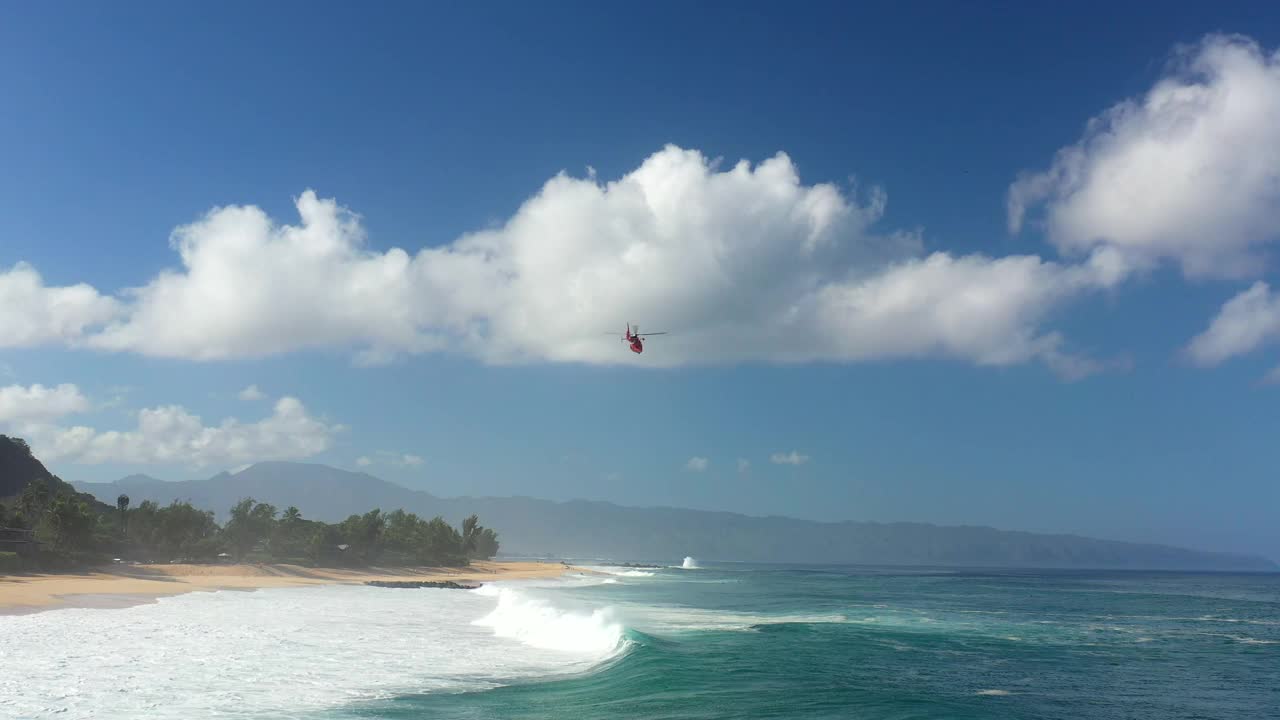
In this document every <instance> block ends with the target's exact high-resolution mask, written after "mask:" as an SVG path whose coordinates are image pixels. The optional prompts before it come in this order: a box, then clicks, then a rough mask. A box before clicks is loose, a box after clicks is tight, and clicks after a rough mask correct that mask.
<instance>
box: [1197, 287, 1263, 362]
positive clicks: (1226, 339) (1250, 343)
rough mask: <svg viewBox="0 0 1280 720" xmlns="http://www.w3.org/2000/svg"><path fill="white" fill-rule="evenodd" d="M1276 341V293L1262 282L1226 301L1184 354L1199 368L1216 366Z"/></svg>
mask: <svg viewBox="0 0 1280 720" xmlns="http://www.w3.org/2000/svg"><path fill="white" fill-rule="evenodd" d="M1277 340H1280V293H1273V292H1272V291H1271V287H1270V286H1269V285H1267V283H1265V282H1261V281H1259V282H1256V283H1254V284H1253V286H1252V287H1250V288H1249V289H1248V290H1245V291H1244V292H1242V293H1240V294H1239V295H1236V296H1235V297H1233V298H1231V299H1230V300H1228V301H1227V302H1226V303H1225V304H1224V305H1223V306H1222V309H1221V310H1220V311H1218V315H1217V316H1216V317H1215V318H1214V319H1213V321H1212V322H1211V323H1210V324H1209V328H1208V329H1207V330H1205V331H1204V332H1202V333H1200V334H1199V335H1197V336H1196V337H1195V338H1193V339H1192V340H1191V342H1190V344H1189V345H1188V346H1187V354H1188V355H1189V356H1190V358H1191V359H1192V361H1194V362H1195V363H1197V364H1199V365H1217V364H1219V363H1221V362H1223V361H1225V360H1228V359H1230V358H1232V357H1235V356H1237V355H1243V354H1245V353H1248V352H1251V351H1253V350H1255V349H1257V348H1258V347H1261V346H1262V345H1265V344H1267V343H1271V342H1275V341H1277Z"/></svg>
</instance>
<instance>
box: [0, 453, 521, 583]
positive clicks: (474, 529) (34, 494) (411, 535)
mask: <svg viewBox="0 0 1280 720" xmlns="http://www.w3.org/2000/svg"><path fill="white" fill-rule="evenodd" d="M6 458H8V459H9V460H11V462H9V463H7V464H6V463H5V462H3V461H4V460H5V459H6ZM32 463H34V465H32ZM15 465H18V466H21V467H22V468H24V469H25V470H26V471H28V472H29V473H30V474H31V475H32V477H31V478H30V479H29V480H28V481H27V482H25V483H17V482H15V481H13V479H12V478H11V477H9V473H10V472H11V471H12V468H13V467H14V466H15ZM0 481H7V482H8V483H9V486H10V487H12V488H18V487H21V491H20V492H19V493H18V494H16V495H13V496H10V497H9V498H0V528H10V529H11V532H10V535H14V536H15V537H16V536H17V535H16V534H15V533H14V532H13V531H22V530H33V531H34V537H35V540H36V541H37V543H38V546H37V547H32V546H31V545H29V544H25V545H23V544H15V543H14V542H10V543H8V544H6V545H5V546H3V548H2V549H3V552H0V573H3V572H13V571H16V570H18V569H35V568H42V569H51V568H60V567H71V566H77V565H88V564H94V563H101V562H107V561H110V560H111V559H112V558H121V559H124V560H134V561H139V562H147V563H153V562H171V561H183V562H217V561H226V560H232V559H233V560H235V561H249V562H289V563H297V564H305V565H313V566H364V565H445V566H463V565H467V564H468V563H469V562H470V561H471V560H488V559H490V558H492V557H494V556H495V555H496V554H497V553H498V536H497V533H495V532H494V531H493V530H491V529H489V528H485V527H482V526H481V525H480V523H479V519H478V518H477V517H476V516H475V515H472V516H470V517H468V518H466V519H465V520H463V522H462V530H461V531H459V530H457V529H455V528H454V527H452V526H451V525H449V523H447V522H445V520H444V519H443V518H441V517H435V518H432V519H430V520H424V519H423V518H420V517H418V516H417V515H414V514H413V513H407V512H405V511H404V510H396V511H394V512H391V513H385V514H384V513H383V512H382V511H381V510H380V509H376V508H375V509H373V510H371V511H369V512H367V513H364V514H363V515H352V516H350V517H348V518H347V519H346V520H343V521H342V522H340V523H335V524H330V523H324V522H319V521H316V520H307V519H305V518H303V517H302V513H301V512H299V511H298V508H296V507H292V506H290V507H288V508H286V509H285V511H284V512H283V513H280V512H279V511H277V509H276V507H275V506H274V505H270V504H267V503H260V502H257V501H255V500H254V499H253V498H244V499H241V500H240V501H239V502H237V503H236V504H235V505H234V506H233V507H232V508H231V512H230V517H229V519H228V520H227V523H226V525H224V526H221V527H220V526H219V525H218V523H217V522H215V520H214V515H213V513H212V512H209V511H206V510H199V509H197V508H196V507H194V506H193V505H192V504H191V503H190V502H186V501H178V500H175V501H173V502H172V503H170V504H169V505H168V506H165V507H162V506H160V505H158V504H156V503H154V502H151V501H149V500H148V501H144V502H142V503H140V504H139V505H138V506H137V507H133V508H131V507H130V502H129V497H128V496H127V495H123V494H122V495H120V496H119V498H117V500H116V505H115V506H114V507H113V506H110V505H107V504H105V503H101V502H98V501H97V500H95V499H94V498H93V497H92V496H90V495H88V494H86V493H78V492H76V491H75V490H74V488H72V487H71V486H70V485H68V484H67V483H65V482H63V481H62V480H60V479H58V478H57V477H55V476H53V475H51V474H49V472H48V471H47V470H46V469H45V468H44V466H43V465H41V464H40V463H39V461H38V460H35V459H34V458H33V457H31V454H30V449H29V448H27V446H26V444H25V443H23V442H22V441H21V440H13V439H10V438H7V437H5V436H3V435H0ZM24 536H25V535H24ZM11 550H16V551H15V552H10V551H11Z"/></svg>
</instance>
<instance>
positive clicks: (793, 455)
mask: <svg viewBox="0 0 1280 720" xmlns="http://www.w3.org/2000/svg"><path fill="white" fill-rule="evenodd" d="M769 460H770V462H772V463H773V464H775V465H803V464H805V463H807V462H809V456H808V455H801V454H800V453H798V452H796V451H795V450H792V451H791V452H790V453H785V454H784V453H774V454H773V456H772V457H770V458H769Z"/></svg>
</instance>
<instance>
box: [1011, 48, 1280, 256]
mask: <svg viewBox="0 0 1280 720" xmlns="http://www.w3.org/2000/svg"><path fill="white" fill-rule="evenodd" d="M1277 118H1280V53H1272V54H1266V53H1264V51H1263V50H1262V49H1261V48H1259V47H1258V46H1257V45H1256V44H1255V43H1254V42H1252V41H1250V40H1248V39H1246V38H1242V37H1238V36H1223V35H1210V36H1207V37H1205V38H1204V39H1203V40H1202V41H1201V42H1200V43H1199V44H1197V45H1195V46H1193V47H1187V48H1181V49H1180V51H1179V52H1178V53H1177V55H1176V57H1175V63H1174V64H1173V65H1172V66H1171V68H1170V71H1169V72H1168V73H1167V74H1166V76H1165V77H1164V78H1163V79H1161V80H1160V81H1159V82H1157V83H1156V84H1155V85H1154V87H1152V88H1151V89H1150V91H1148V92H1147V94H1146V95H1145V96H1144V97H1142V98H1139V99H1134V100H1128V101H1125V102H1122V103H1120V104H1118V105H1116V106H1114V107H1112V108H1110V109H1109V110H1107V111H1106V112H1104V113H1103V114H1101V115H1100V116H1098V117H1096V118H1094V119H1093V120H1092V121H1091V122H1090V123H1089V126H1088V128H1087V130H1086V132H1085V134H1084V136H1083V138H1082V139H1081V140H1080V141H1079V142H1078V143H1076V144H1075V145H1072V146H1070V147H1067V148H1064V149H1062V150H1061V151H1059V153H1058V154H1057V156H1056V158H1055V159H1054V162H1053V165H1052V167H1051V168H1050V169H1049V170H1047V171H1045V172H1043V173H1040V174H1035V175H1027V176H1024V177H1022V178H1020V179H1019V180H1018V181H1017V182H1016V183H1014V184H1013V186H1012V187H1011V188H1010V191H1009V198H1008V202H1009V226H1010V229H1011V230H1012V231H1014V232H1017V231H1018V230H1019V229H1020V228H1021V227H1022V225H1023V222H1024V218H1025V217H1026V214H1027V212H1028V211H1029V210H1032V209H1034V208H1035V207H1037V206H1040V205H1043V206H1044V224H1045V229H1046V231H1047V235H1048V238H1049V240H1050V241H1051V242H1052V243H1053V244H1054V245H1055V246H1057V247H1058V248H1059V250H1061V251H1063V252H1064V253H1067V254H1078V253H1087V252H1090V251H1092V250H1094V249H1096V248H1098V247H1107V248H1111V249H1113V250H1115V251H1116V252H1117V253H1118V258H1119V260H1120V262H1121V264H1122V268H1124V269H1130V268H1140V269H1145V268H1150V267H1154V266H1155V265H1156V264H1158V263H1159V262H1160V261H1166V260H1167V261H1173V262H1176V263H1178V264H1179V265H1180V266H1181V268H1182V271H1183V272H1184V273H1185V274H1186V275H1187V276H1189V277H1200V276H1248V275H1255V274H1257V273H1258V272H1259V271H1260V270H1261V269H1262V262H1261V261H1262V258H1263V257H1264V254H1265V253H1264V248H1265V246H1267V245H1269V244H1271V243H1274V242H1275V241H1277V240H1278V239H1280V122H1277Z"/></svg>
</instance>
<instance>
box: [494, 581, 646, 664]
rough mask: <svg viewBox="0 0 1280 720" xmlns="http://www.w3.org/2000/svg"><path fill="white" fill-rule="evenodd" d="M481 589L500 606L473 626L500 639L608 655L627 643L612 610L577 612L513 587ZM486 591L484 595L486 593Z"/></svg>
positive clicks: (549, 648)
mask: <svg viewBox="0 0 1280 720" xmlns="http://www.w3.org/2000/svg"><path fill="white" fill-rule="evenodd" d="M487 587H489V588H490V589H488V590H485V588H481V589H479V590H477V591H475V592H477V593H480V594H489V595H493V594H496V596H497V598H498V606H497V607H495V608H494V609H493V612H491V613H489V614H488V615H486V616H484V617H482V618H480V619H479V620H476V621H474V623H473V624H475V625H480V626H484V627H489V628H493V633H494V634H495V635H497V636H498V637H504V638H511V639H514V640H518V641H520V642H522V643H524V644H526V645H529V646H532V647H535V648H541V649H543V650H562V651H566V652H573V653H599V654H602V655H603V654H608V653H611V652H613V651H615V650H617V649H619V648H620V647H621V646H622V644H623V639H624V635H623V632H624V629H623V627H622V625H621V624H620V623H618V622H617V621H615V620H614V619H613V618H612V617H611V613H610V611H609V610H608V609H604V610H600V609H597V610H592V611H591V612H590V613H589V614H585V613H575V612H570V611H566V610H562V609H560V608H557V607H555V606H554V605H552V604H550V603H549V602H547V601H546V600H543V599H542V598H538V597H535V596H533V595H530V594H528V593H524V592H521V591H519V590H515V589H512V588H492V586H487ZM482 591H483V592H482Z"/></svg>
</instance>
